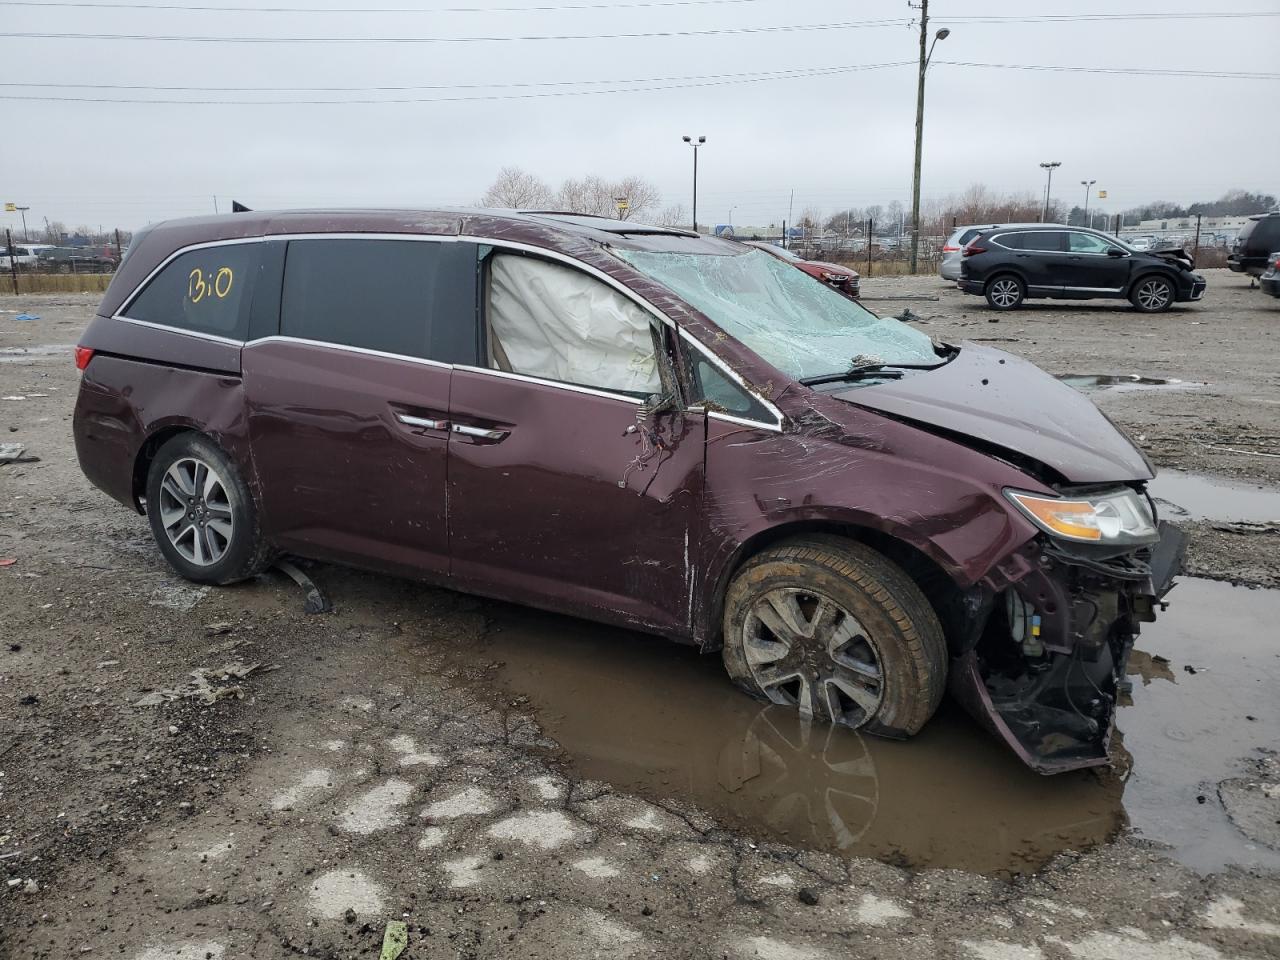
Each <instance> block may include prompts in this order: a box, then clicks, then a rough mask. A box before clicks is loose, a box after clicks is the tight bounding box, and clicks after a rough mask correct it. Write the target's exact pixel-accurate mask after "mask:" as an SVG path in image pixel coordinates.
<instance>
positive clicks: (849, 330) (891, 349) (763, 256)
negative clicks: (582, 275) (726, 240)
mask: <svg viewBox="0 0 1280 960" xmlns="http://www.w3.org/2000/svg"><path fill="white" fill-rule="evenodd" d="M614 253H616V254H617V255H618V256H619V257H621V258H622V259H623V260H626V261H627V262H628V263H629V264H631V265H632V266H633V267H635V268H636V269H637V270H639V271H640V272H641V273H643V274H645V275H647V276H649V277H651V278H653V279H654V280H656V281H658V282H659V283H661V284H662V285H663V286H665V287H667V288H669V289H670V290H671V291H673V292H674V293H676V294H678V295H679V296H680V298H681V299H683V300H684V301H685V302H687V303H688V304H690V305H691V306H693V307H696V308H697V309H698V310H700V311H701V312H702V313H704V314H706V315H707V316H708V317H710V318H711V319H712V320H713V321H715V323H717V324H718V325H719V326H720V327H722V328H723V329H724V330H725V332H727V333H729V334H731V335H732V336H734V337H736V338H737V339H738V340H740V341H742V343H744V344H745V345H746V346H748V347H750V348H751V349H752V350H754V351H755V352H756V353H758V354H759V355H760V356H761V357H762V358H763V359H765V360H767V361H768V362H769V363H771V364H773V366H775V367H777V368H778V369H779V370H781V371H782V372H783V373H785V374H787V375H788V376H790V377H792V378H793V379H795V380H802V379H805V378H808V377H814V376H821V375H823V374H831V373H841V372H843V371H845V370H848V369H849V368H850V367H851V366H854V365H856V364H865V363H884V364H936V363H938V362H939V358H938V354H937V353H936V352H935V351H934V348H933V343H932V341H931V340H930V339H929V337H927V336H926V335H925V334H923V333H921V332H920V331H918V330H913V329H912V328H911V327H908V326H907V325H906V324H905V323H902V322H901V321H898V320H891V319H885V318H882V317H877V316H875V315H874V314H872V313H870V312H869V311H868V310H866V309H865V308H863V307H862V306H861V305H859V304H858V303H856V302H854V301H853V300H850V299H849V298H848V297H846V296H844V295H843V294H840V293H837V292H836V291H835V290H832V289H831V288H830V287H828V286H827V285H826V284H825V283H820V282H819V281H817V280H815V279H813V278H812V277H810V276H808V275H807V274H805V273H803V272H802V271H800V270H797V269H796V268H795V267H793V266H791V265H790V264H788V263H784V262H782V261H781V260H778V259H776V258H775V257H771V256H769V255H768V254H767V253H765V252H764V251H762V250H752V251H750V252H747V253H741V254H689V253H652V252H643V251H638V250H615V251H614Z"/></svg>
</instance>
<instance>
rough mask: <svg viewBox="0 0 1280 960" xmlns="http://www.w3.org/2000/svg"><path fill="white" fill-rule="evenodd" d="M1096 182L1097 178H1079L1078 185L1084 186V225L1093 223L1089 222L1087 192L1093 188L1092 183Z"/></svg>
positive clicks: (1090, 225)
mask: <svg viewBox="0 0 1280 960" xmlns="http://www.w3.org/2000/svg"><path fill="white" fill-rule="evenodd" d="M1097 182H1098V181H1097V180H1081V181H1080V186H1082V187H1084V225H1085V226H1086V227H1092V226H1093V224H1091V223H1090V222H1089V192H1090V190H1091V189H1092V188H1093V185H1094V184H1095V183H1097Z"/></svg>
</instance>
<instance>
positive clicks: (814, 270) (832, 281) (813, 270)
mask: <svg viewBox="0 0 1280 960" xmlns="http://www.w3.org/2000/svg"><path fill="white" fill-rule="evenodd" d="M747 246H749V247H755V248H756V249H757V250H763V251H764V252H765V253H768V254H772V255H773V256H775V257H777V258H778V259H779V260H785V261H786V262H787V263H789V264H791V265H792V266H794V267H796V268H798V269H800V270H803V271H804V272H805V273H807V274H808V275H809V276H811V277H816V278H817V279H819V280H821V281H822V282H823V283H825V284H827V285H828V286H830V287H834V288H835V289H837V290H839V291H840V292H841V293H843V294H844V295H845V296H846V297H857V296H858V292H859V290H858V283H859V281H860V279H861V278H860V277H859V276H858V271H857V270H850V269H849V268H848V267H842V266H840V264H838V263H826V262H825V261H822V260H806V259H804V258H803V257H800V256H797V255H796V254H795V253H794V252H793V251H791V250H787V249H786V248H784V247H779V246H777V245H775V244H772V243H769V242H768V241H766V240H748V241H747Z"/></svg>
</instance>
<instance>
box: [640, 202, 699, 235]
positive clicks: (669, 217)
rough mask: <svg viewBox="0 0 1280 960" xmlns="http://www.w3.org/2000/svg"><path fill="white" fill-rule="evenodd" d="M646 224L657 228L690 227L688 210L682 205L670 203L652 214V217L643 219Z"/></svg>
mask: <svg viewBox="0 0 1280 960" xmlns="http://www.w3.org/2000/svg"><path fill="white" fill-rule="evenodd" d="M645 222H646V223H653V224H655V225H656V226H659V227H685V228H686V229H687V228H688V227H689V225H690V220H689V210H688V208H686V207H685V205H684V204H683V203H672V204H669V205H668V206H665V207H663V208H662V209H661V210H658V211H657V212H655V213H654V214H653V216H652V217H649V218H647V219H645Z"/></svg>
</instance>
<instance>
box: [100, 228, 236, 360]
mask: <svg viewBox="0 0 1280 960" xmlns="http://www.w3.org/2000/svg"><path fill="white" fill-rule="evenodd" d="M259 246H260V245H259V244H257V243H225V244H219V245H217V246H212V247H202V248H200V249H198V250H188V251H187V252H186V253H183V254H179V255H178V256H177V257H175V258H174V259H173V260H171V261H170V262H169V264H168V265H167V266H166V267H164V269H162V270H161V271H160V272H159V273H158V274H156V275H155V276H154V277H153V278H152V279H151V282H150V283H148V284H147V285H146V286H145V287H144V288H143V290H142V292H141V293H139V294H138V295H137V296H136V297H134V299H133V300H132V301H131V302H130V303H129V305H128V306H126V307H125V308H124V309H123V310H122V311H121V314H122V315H123V316H125V317H128V318H129V319H131V320H145V321H146V322H148V323H158V324H162V325H164V326H167V327H177V328H178V329H181V330H190V331H192V332H194V333H206V334H213V335H215V336H219V337H228V338H230V339H232V340H243V339H245V333H246V331H247V330H248V327H249V307H250V305H251V304H252V302H253V287H254V283H255V281H256V280H257V273H258V247H259Z"/></svg>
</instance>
